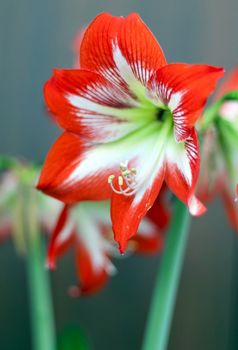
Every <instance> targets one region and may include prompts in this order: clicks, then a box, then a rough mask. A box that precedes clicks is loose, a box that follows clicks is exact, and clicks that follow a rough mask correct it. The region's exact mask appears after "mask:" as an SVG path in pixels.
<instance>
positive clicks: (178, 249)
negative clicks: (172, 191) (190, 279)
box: [142, 200, 190, 350]
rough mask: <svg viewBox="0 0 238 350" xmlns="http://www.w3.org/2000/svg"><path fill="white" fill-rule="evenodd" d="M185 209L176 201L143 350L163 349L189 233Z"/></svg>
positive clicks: (167, 339) (168, 333)
mask: <svg viewBox="0 0 238 350" xmlns="http://www.w3.org/2000/svg"><path fill="white" fill-rule="evenodd" d="M189 221H190V220H189V213H188V210H187V207H186V206H185V205H184V204H183V203H181V202H180V201H178V200H176V205H175V210H174V213H173V218H172V222H171V225H170V229H169V232H168V234H167V239H166V243H165V248H164V252H163V256H162V261H161V265H160V269H159V274H158V278H157V281H156V285H155V289H154V295H153V299H152V303H151V307H150V312H149V318H148V321H147V326H146V332H145V336H144V342H143V346H142V349H143V350H166V349H167V346H168V341H169V335H170V328H171V323H172V318H173V311H174V306H175V301H176V295H177V290H178V284H179V280H180V276H181V271H182V266H183V261H184V255H185V251H186V243H187V238H188V232H189Z"/></svg>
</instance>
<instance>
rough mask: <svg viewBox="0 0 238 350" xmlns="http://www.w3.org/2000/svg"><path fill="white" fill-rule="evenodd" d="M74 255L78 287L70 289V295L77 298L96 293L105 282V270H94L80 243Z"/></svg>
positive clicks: (106, 277)
mask: <svg viewBox="0 0 238 350" xmlns="http://www.w3.org/2000/svg"><path fill="white" fill-rule="evenodd" d="M75 253H76V270H77V275H78V279H79V287H71V288H70V290H69V293H70V295H71V296H74V297H79V296H82V295H90V294H93V293H96V292H97V291H99V290H100V289H101V288H102V287H103V286H104V285H105V283H106V282H107V279H108V273H107V271H106V269H105V268H104V267H100V268H99V269H95V267H94V266H93V264H92V260H91V256H90V254H89V252H88V250H87V249H86V247H85V246H84V245H83V244H82V243H81V242H79V243H78V244H77V246H76V252H75Z"/></svg>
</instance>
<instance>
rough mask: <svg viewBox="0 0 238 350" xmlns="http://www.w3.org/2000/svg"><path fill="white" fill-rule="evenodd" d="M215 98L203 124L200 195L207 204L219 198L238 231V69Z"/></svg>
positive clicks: (198, 190)
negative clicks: (237, 195)
mask: <svg viewBox="0 0 238 350" xmlns="http://www.w3.org/2000/svg"><path fill="white" fill-rule="evenodd" d="M216 96H217V101H216V102H215V104H214V105H213V106H211V107H210V108H209V109H208V110H207V111H206V113H205V115H204V118H203V120H202V123H201V127H202V133H203V137H204V142H203V150H202V162H201V172H200V173H201V176H200V178H199V182H198V189H197V194H198V197H199V198H200V199H201V200H202V201H204V202H209V201H211V200H212V199H214V197H215V196H216V195H220V196H221V197H222V199H223V201H224V204H225V209H226V212H227V215H228V218H229V221H230V223H231V225H232V226H233V228H234V229H235V230H236V231H238V210H237V202H236V201H235V197H236V189H237V182H238V158H237V150H238V69H235V70H233V72H231V73H230V74H229V76H228V78H227V79H226V80H225V81H224V83H223V84H222V85H221V87H220V89H219V91H218V92H217V95H216ZM218 98H220V100H218ZM204 126H205V127H204Z"/></svg>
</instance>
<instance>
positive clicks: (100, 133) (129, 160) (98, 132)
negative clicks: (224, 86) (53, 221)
mask: <svg viewBox="0 0 238 350" xmlns="http://www.w3.org/2000/svg"><path fill="white" fill-rule="evenodd" d="M80 67H81V69H68V70H67V69H57V70H55V71H54V74H53V76H52V78H51V79H50V80H49V81H48V82H47V83H46V85H45V90H44V93H45V100H46V104H47V106H48V108H49V110H50V112H51V113H52V114H53V116H54V118H55V120H56V121H57V122H58V123H59V125H60V126H61V127H63V128H64V129H65V132H64V133H63V134H62V135H61V137H60V138H59V139H58V140H57V141H56V143H55V144H54V146H53V148H52V149H51V151H50V152H49V154H48V157H47V159H46V162H45V164H44V167H43V170H42V174H41V177H40V181H39V184H38V188H39V189H41V190H42V191H44V192H46V193H47V194H49V195H51V196H53V197H56V198H58V199H60V200H62V201H64V202H65V203H74V202H78V201H82V200H103V199H107V198H111V217H112V223H113V231H114V234H115V239H116V241H117V242H118V243H119V247H120V250H121V252H123V251H124V250H125V247H126V243H127V240H128V239H130V238H131V237H132V236H133V235H134V234H135V233H136V231H137V228H138V226H139V223H140V221H141V219H142V218H143V216H144V215H145V214H146V212H147V211H148V210H149V208H150V207H151V206H152V205H153V203H154V201H155V199H156V197H157V195H158V193H159V191H160V188H161V184H162V183H163V181H165V182H166V184H167V185H168V187H169V188H170V189H171V191H172V192H173V193H174V194H175V195H176V196H177V197H178V198H179V199H180V200H181V201H183V202H184V203H186V204H187V205H188V206H189V210H190V212H191V213H192V214H194V215H199V214H201V213H202V212H203V211H204V207H203V206H202V204H201V203H200V202H199V201H198V200H197V199H196V198H195V197H194V189H195V185H196V182H197V177H198V172H199V146H198V138H197V133H196V131H195V129H194V124H195V122H196V121H197V119H198V117H199V115H200V113H201V111H202V109H203V107H204V105H205V102H206V100H207V97H208V96H209V94H210V93H211V92H212V91H213V89H214V87H215V84H216V82H217V80H218V78H219V77H221V75H222V74H223V69H220V68H216V67H212V66H208V65H190V64H184V63H174V64H167V63H166V60H165V57H164V54H163V52H162V49H161V48H160V46H159V44H158V43H157V41H156V40H155V38H154V36H153V35H152V34H151V32H150V31H149V29H148V28H147V27H146V25H145V24H144V23H143V22H142V20H141V19H140V17H139V16H138V15H137V14H131V15H129V16H128V17H127V18H123V17H114V16H111V15H109V14H105V13H104V14H101V15H99V16H98V17H97V18H96V19H95V20H94V21H93V22H92V23H91V25H89V27H88V28H87V30H86V32H85V34H84V37H83V40H82V43H81V47H80ZM107 182H109V185H108V183H107Z"/></svg>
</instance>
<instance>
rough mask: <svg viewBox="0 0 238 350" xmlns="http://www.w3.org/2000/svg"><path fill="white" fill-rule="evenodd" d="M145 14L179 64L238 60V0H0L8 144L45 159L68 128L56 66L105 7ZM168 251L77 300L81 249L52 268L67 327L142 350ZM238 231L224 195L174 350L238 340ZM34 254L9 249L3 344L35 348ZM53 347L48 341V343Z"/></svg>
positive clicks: (0, 293)
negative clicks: (52, 111)
mask: <svg viewBox="0 0 238 350" xmlns="http://www.w3.org/2000/svg"><path fill="white" fill-rule="evenodd" d="M103 11H108V12H111V13H113V14H115V15H127V14H128V13H130V12H134V11H136V12H139V13H140V15H141V16H142V18H143V19H144V21H145V22H146V23H147V25H148V26H149V27H150V28H151V30H152V31H153V33H154V34H155V35H156V37H157V38H158V40H159V41H160V43H161V45H162V47H163V49H164V52H165V55H166V57H167V59H168V61H169V62H174V61H184V62H191V63H192V62H194V63H195V62H196V63H197V62H207V63H210V64H214V65H219V66H225V68H226V69H229V68H231V67H233V66H234V65H236V64H238V40H237V34H238V21H237V14H238V1H237V0H227V1H222V0H200V1H196V0H180V1H178V0H177V1H175V0H174V1H171V0H162V1H158V0H146V1H138V0H137V1H136V0H131V1H128V0H120V1H119V0H117V1H115V0H112V1H106V0H101V1H99V0H41V1H39V0H38V1H36V0H0V77H1V81H0V97H1V99H0V101H1V103H0V111H1V126H0V146H1V148H0V152H1V153H6V154H9V155H16V156H22V157H25V158H28V159H32V160H42V159H43V157H44V156H45V154H46V152H47V150H48V149H49V147H50V145H51V144H52V143H53V141H54V140H55V138H56V136H57V135H58V133H59V130H58V129H57V128H56V127H55V126H54V125H53V124H52V123H51V122H50V120H49V119H48V117H47V116H46V113H45V110H44V105H43V99H42V86H43V83H44V82H45V80H46V79H47V78H48V77H49V76H50V74H51V69H52V68H53V67H71V66H72V64H73V54H72V50H71V43H72V39H73V37H74V35H75V33H76V32H77V30H78V29H79V28H80V27H82V26H84V25H85V24H87V23H89V22H90V21H91V20H92V19H93V18H94V17H95V15H97V14H98V13H99V12H103ZM159 260H160V257H159V256H155V257H150V258H143V257H133V258H130V259H128V260H124V261H122V260H119V261H117V262H116V265H117V267H118V270H119V273H118V275H117V276H116V277H114V278H112V279H111V280H110V281H109V284H108V285H107V287H106V289H104V291H103V292H101V293H100V294H98V295H95V296H93V297H89V298H83V299H78V300H75V299H70V298H69V297H68V295H67V287H68V286H69V285H71V284H72V283H74V282H75V275H74V266H73V259H72V256H70V255H68V256H67V257H65V258H64V259H63V260H61V262H60V264H59V266H58V270H57V271H56V272H54V273H53V274H52V282H53V294H54V308H55V316H56V324H57V329H58V330H59V331H60V330H62V329H63V328H64V327H66V326H67V325H69V324H73V325H78V326H80V327H81V328H83V329H84V331H85V332H86V334H87V335H88V336H89V337H90V338H91V342H92V344H93V348H94V349H96V350H111V349H113V350H122V349H123V350H124V349H125V350H139V349H140V345H141V340H142V335H143V329H144V325H145V321H146V316H147V312H148V306H149V303H150V297H151V293H152V290H153V285H154V278H155V275H156V272H157V269H158V267H159ZM237 276H238V239H237V236H236V235H235V234H234V233H233V232H232V231H231V230H230V229H229V227H228V224H227V221H226V218H225V214H224V212H223V208H222V206H221V205H220V203H215V204H213V205H212V206H211V207H210V210H209V212H208V214H206V215H205V216H204V217H203V218H201V219H199V220H198V219H195V220H193V223H192V228H191V235H190V239H189V245H188V249H187V254H186V259H185V265H184V269H183V275H182V280H181V284H180V290H179V294H178V299H177V305H176V312H175V317H174V321H173V326H172V333H171V339H170V344H169V350H201V349H202V350H213V349H214V350H233V349H237V348H238V317H237V315H236V311H238V302H237V300H238V281H237V280H238V278H237ZM27 298H28V295H27V283H26V275H25V269H24V261H23V260H22V259H20V258H18V257H16V255H15V252H14V249H13V247H12V244H11V243H7V244H4V245H2V247H0V349H1V350H21V349H24V350H28V349H31V346H30V340H31V338H30V322H29V310H28V302H27ZM46 350H47V349H46Z"/></svg>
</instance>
